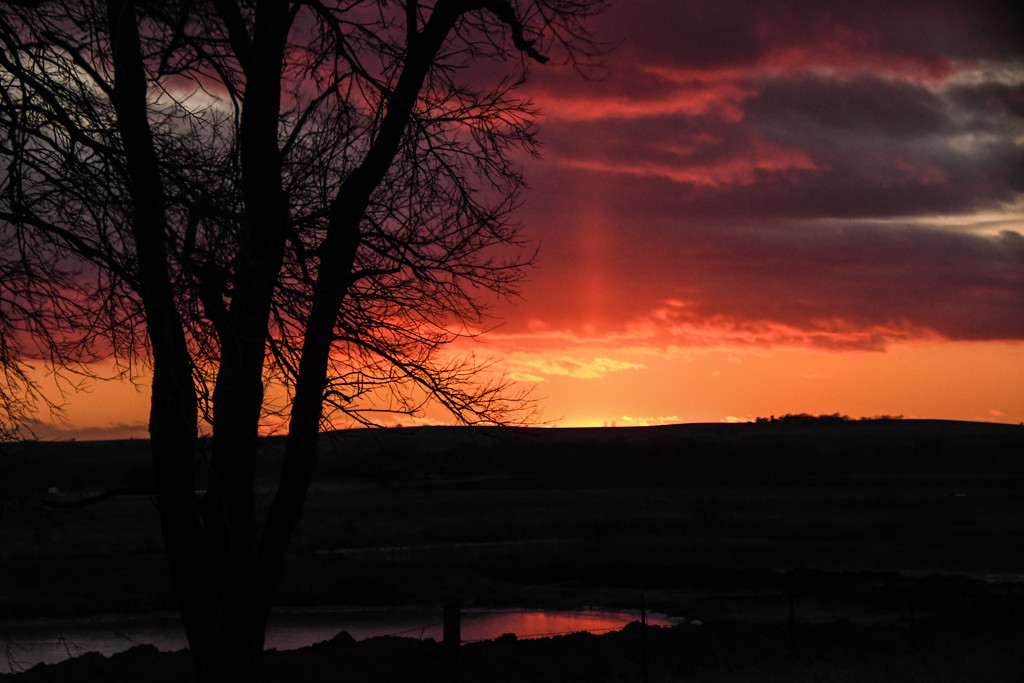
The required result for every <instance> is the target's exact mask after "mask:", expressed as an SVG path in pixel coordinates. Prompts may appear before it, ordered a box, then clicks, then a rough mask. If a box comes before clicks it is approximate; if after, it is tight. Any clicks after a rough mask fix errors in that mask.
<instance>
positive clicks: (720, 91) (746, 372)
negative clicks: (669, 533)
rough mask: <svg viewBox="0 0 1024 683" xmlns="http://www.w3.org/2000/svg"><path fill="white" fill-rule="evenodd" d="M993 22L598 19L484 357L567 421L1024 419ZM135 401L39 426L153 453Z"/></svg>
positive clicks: (961, 10) (771, 16) (1008, 150)
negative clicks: (141, 439) (600, 57)
mask: <svg viewBox="0 0 1024 683" xmlns="http://www.w3.org/2000/svg"><path fill="white" fill-rule="evenodd" d="M1010 5H1012V3H1005V2H989V1H988V0H983V1H978V0H970V1H961V0H928V1H927V2H925V1H923V0H920V1H919V0H910V1H905V2H900V3H893V2H891V0H884V1H882V0H879V1H875V0H870V1H868V0H850V1H847V2H843V3H825V2H820V0H767V1H763V2H757V3H751V2H747V1H745V0H714V1H704V0H699V1H689V2H683V1H681V0H636V1H633V2H624V1H619V2H612V3H611V6H610V8H609V10H608V11H607V12H606V13H605V14H604V15H602V16H601V17H599V18H598V20H597V21H596V23H595V26H594V28H595V33H596V34H597V36H598V37H599V38H601V39H603V40H606V41H608V42H610V43H614V44H615V47H614V49H612V50H611V51H610V52H609V53H608V55H607V57H606V58H605V63H604V66H603V68H602V69H601V70H600V72H599V73H598V74H596V75H597V78H591V79H586V78H582V77H581V76H580V74H579V73H577V72H575V71H574V70H573V69H571V68H568V67H566V66H559V65H557V64H553V65H548V66H543V67H538V68H534V69H533V70H532V71H531V74H530V78H529V80H528V81H527V83H526V85H525V89H526V92H527V93H528V94H529V95H530V96H531V97H532V98H533V99H534V101H535V103H536V105H537V106H538V107H539V108H540V110H541V111H542V112H543V117H542V118H541V120H540V138H541V140H542V142H543V143H544V145H543V148H542V156H543V158H542V159H541V160H538V161H529V162H528V163H527V164H526V167H525V171H526V178H527V181H528V183H529V189H528V191H527V193H526V194H525V196H524V205H523V207H522V210H521V212H520V216H519V218H520V220H521V222H522V224H523V230H524V236H526V237H527V238H529V239H532V240H535V241H536V242H537V243H539V245H540V252H539V256H538V258H537V264H536V267H535V268H534V269H532V270H531V271H530V272H529V276H528V280H527V282H526V283H525V284H524V285H523V287H522V291H521V297H520V298H518V299H517V300H515V301H512V302H509V303H503V304H500V305H498V306H497V308H496V310H495V313H496V314H497V316H498V318H500V320H501V324H499V325H497V326H496V327H494V329H493V330H491V331H489V332H488V333H487V334H485V335H484V336H483V337H482V340H481V341H482V345H481V346H480V347H479V348H478V349H477V353H478V354H480V355H484V356H491V357H493V358H494V359H495V360H496V361H497V362H498V364H499V367H501V368H503V369H504V370H505V371H506V372H507V373H508V374H509V376H510V377H512V378H513V379H515V380H517V381H518V382H520V384H521V385H522V386H523V387H528V388H529V387H532V388H533V396H534V397H535V398H536V399H537V400H538V405H539V407H540V408H541V410H542V416H543V419H544V420H546V421H547V422H548V423H550V424H553V425H557V426H565V427H573V426H600V425H609V426H610V425H617V426H630V425H644V424H665V423H677V422H731V421H746V420H752V419H754V418H756V417H759V416H769V415H782V414H785V413H800V412H808V413H813V414H821V413H835V412H839V413H843V414H847V415H850V416H851V417H862V416H867V417H870V416H877V415H902V416H903V417H905V418H938V419H960V420H983V421H995V422H1010V423H1017V422H1024V40H1021V38H1020V36H1021V35H1024V31H1021V28H1022V23H1021V17H1020V10H1011V9H1010V7H1009V6H1010ZM146 398H147V394H146V389H145V387H144V386H143V387H141V388H140V389H138V390H136V389H132V388H131V387H126V386H123V385H98V384H97V385H94V387H93V389H92V392H91V393H89V394H87V395H86V396H85V397H84V398H83V397H78V398H72V399H71V400H70V401H69V403H68V406H67V408H66V412H65V421H64V422H63V423H61V424H60V425H59V428H57V429H53V428H44V429H43V431H44V432H46V434H45V435H51V434H56V435H63V436H70V435H77V436H79V437H81V438H96V437H113V436H127V435H133V436H145V428H144V425H145V420H146V411H147V410H148V406H147V401H146ZM110 406H119V408H118V409H117V410H115V411H111V409H110ZM40 419H43V420H45V419H47V418H45V417H42V416H41V418H40Z"/></svg>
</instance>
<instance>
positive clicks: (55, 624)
mask: <svg viewBox="0 0 1024 683" xmlns="http://www.w3.org/2000/svg"><path fill="white" fill-rule="evenodd" d="M639 618H640V615H639V612H631V611H628V610H602V609H587V610H573V611H550V610H548V611H544V610H501V611H493V610H473V609H469V610H465V611H464V612H463V615H462V640H463V642H473V641H478V640H490V639H493V638H497V637H499V636H501V635H503V634H506V633H514V634H515V635H516V636H518V637H520V638H541V637H548V636H553V635H560V634H566V633H576V632H579V631H588V632H591V633H603V632H607V631H614V630H618V629H620V628H622V627H623V626H625V625H626V624H628V623H629V622H631V621H636V620H638V619H639ZM441 619H442V612H441V609H440V608H424V607H406V608H387V609H361V610H310V611H290V612H281V613H276V614H275V615H274V616H273V619H272V621H271V624H270V626H269V627H268V628H267V648H268V649H270V648H273V649H277V650H294V649H298V648H300V647H305V646H307V645H311V644H313V643H318V642H321V641H324V640H329V639H331V638H333V637H334V636H335V635H337V634H338V633H339V632H341V631H347V632H348V633H349V634H351V635H352V637H354V638H355V639H356V640H364V639H366V638H374V637H378V636H385V635H399V636H404V637H408V638H420V639H423V638H433V639H435V640H441V639H442V620H441ZM647 622H648V623H649V624H652V625H655V626H669V625H671V624H672V623H674V620H671V619H669V618H668V617H666V616H665V615H664V614H652V613H648V614H647ZM180 623H181V622H180V621H179V619H178V617H177V615H173V614H166V615H148V616H145V617H106V618H95V619H77V620H67V621H54V620H33V621H21V622H7V623H0V648H4V647H6V654H7V656H6V657H5V656H3V654H4V653H3V652H0V673H10V672H11V671H12V668H13V670H16V671H17V670H21V669H27V668H29V667H32V666H34V665H36V664H39V663H41V662H42V663H47V664H52V663H55V662H60V661H63V660H65V659H68V658H69V657H75V656H78V655H80V654H84V653H86V652H99V653H101V654H104V655H111V654H114V653H116V652H121V651H123V650H126V649H128V648H130V647H132V646H134V645H141V644H151V645H155V646H156V647H157V649H159V650H163V651H168V652H170V651H174V650H180V649H182V648H184V647H185V637H184V634H183V633H182V631H181V626H180Z"/></svg>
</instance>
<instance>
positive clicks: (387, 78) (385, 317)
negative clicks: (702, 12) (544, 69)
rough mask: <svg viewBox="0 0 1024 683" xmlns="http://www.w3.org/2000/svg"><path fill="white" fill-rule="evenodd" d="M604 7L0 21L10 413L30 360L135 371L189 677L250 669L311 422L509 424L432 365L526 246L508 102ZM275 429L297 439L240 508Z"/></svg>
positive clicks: (373, 6) (528, 142)
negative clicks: (393, 419) (260, 493)
mask: <svg viewBox="0 0 1024 683" xmlns="http://www.w3.org/2000/svg"><path fill="white" fill-rule="evenodd" d="M600 4H601V3H600V2H599V1H597V0H437V1H436V2H418V1H417V0H405V1H404V2H397V1H388V0H376V1H373V2H367V1H360V0H345V1H341V0H335V1H325V0H302V1H293V2H287V1H284V0H276V1H275V0H235V1H232V0H175V1H172V2H149V1H147V0H137V1H132V0H81V1H80V0H76V1H74V2H71V1H70V0H68V1H58V0H53V1H47V0H21V1H20V2H11V3H6V4H5V5H4V6H3V8H2V9H0V79H2V94H0V126H2V129H3V135H2V136H0V159H2V169H0V172H2V177H0V225H2V230H3V232H2V233H0V235H2V239H3V240H4V255H3V262H2V265H0V267H2V268H4V269H6V270H5V274H4V276H5V279H4V281H5V283H7V282H8V279H7V273H14V274H17V276H18V277H16V278H13V277H12V278H11V279H10V282H11V283H12V284H11V285H10V286H6V285H5V289H4V290H3V292H2V294H3V298H2V299H0V311H2V315H3V317H0V328H2V331H3V335H4V336H3V339H4V340H5V342H4V345H2V346H0V351H2V352H3V360H4V361H5V363H4V367H5V368H6V369H8V372H9V374H8V381H7V383H6V384H4V385H3V387H2V388H3V392H4V393H3V398H4V400H7V401H8V402H9V404H10V405H12V406H14V407H17V403H16V401H17V400H20V399H18V398H13V400H12V398H9V397H19V396H20V397H24V396H25V389H27V388H30V387H28V386H27V385H25V384H24V383H19V382H22V378H23V377H24V376H23V375H19V374H18V372H19V368H21V367H23V366H22V365H21V364H20V363H21V362H23V360H24V359H26V358H37V357H43V358H46V359H47V360H49V361H51V362H52V363H53V364H54V365H55V366H57V367H60V366H62V365H67V364H73V363H78V364H87V363H88V362H89V361H92V360H95V359H97V358H101V357H107V356H111V355H112V356H114V357H115V358H117V359H118V360H119V361H120V362H121V363H123V364H124V367H126V368H128V369H129V370H131V368H133V367H135V366H136V364H138V363H145V364H146V365H147V366H148V367H149V368H150V371H151V373H152V399H151V413H150V434H151V443H152V451H153V461H154V465H155V469H156V474H157V481H158V489H159V490H158V496H159V508H160V518H161V524H162V530H163V536H164V539H165V545H166V548H167V554H168V558H169V561H170V565H171V569H172V576H173V580H174V584H175V588H176V593H177V596H178V600H179V604H180V608H181V612H182V615H183V619H184V624H185V630H186V633H187V637H188V641H189V645H190V648H191V650H192V653H193V655H194V657H195V661H196V664H197V670H198V672H199V675H200V678H201V679H203V680H224V679H226V678H228V677H232V678H234V677H239V676H243V675H244V676H249V677H252V676H255V675H256V672H257V670H258V661H259V657H260V653H261V652H262V649H263V639H264V630H265V625H266V620H267V616H268V612H269V610H270V606H271V601H272V598H273V594H274V591H275V588H276V586H277V585H278V584H279V582H280V580H281V575H282V571H283V566H284V559H285V554H286V551H287V547H288V543H289V539H290V538H291V536H292V533H293V531H294V529H295V527H296V524H297V523H298V521H299V518H300V515H301V510H302V506H303V503H304V500H305V497H306V493H307V489H308V487H309V484H310V481H311V478H312V476H313V473H314V469H315V466H316V442H317V435H318V433H319V431H320V428H321V426H322V425H323V424H324V421H325V420H330V419H332V418H336V417H339V416H341V417H346V418H348V419H350V420H356V421H359V422H363V423H367V424H370V423H372V422H373V421H374V416H375V414H376V413H375V412H374V411H377V410H380V409H381V407H382V406H383V407H384V409H386V410H391V411H398V412H404V413H410V414H415V413H417V412H419V411H420V410H421V409H422V407H423V406H424V405H425V404H426V403H428V402H438V403H440V404H441V405H443V406H444V407H445V408H447V409H448V410H449V411H450V412H451V413H452V414H453V415H454V416H455V417H456V418H458V419H459V420H461V421H464V422H469V423H475V422H485V423H506V422H508V421H509V420H513V419H516V416H517V415H518V413H517V412H516V411H517V410H519V409H520V408H521V407H522V405H523V403H522V401H521V400H520V397H518V395H516V394H515V393H514V392H510V387H509V386H508V385H507V383H506V382H504V381H503V380H501V379H498V380H490V381H486V380H483V379H481V377H482V376H481V375H480V373H479V372H478V370H479V367H478V365H477V364H476V361H475V360H473V359H472V358H471V357H470V358H465V357H463V358H461V359H455V360H453V359H452V358H451V356H450V354H447V353H446V352H445V351H446V347H448V346H449V345H450V343H451V342H452V341H455V340H457V339H459V338H460V337H464V336H467V335H471V334H472V330H474V329H477V327H478V326H479V325H480V323H481V321H482V320H484V319H485V317H486V315H487V307H486V302H487V297H486V295H489V294H497V295H509V294H511V293H513V292H514V291H515V286H516V283H517V282H518V280H519V278H520V277H521V274H522V267H523V266H524V265H525V264H527V263H528V262H529V260H530V258H531V257H532V255H531V253H530V252H529V251H523V250H522V249H521V248H520V247H521V246H522V245H520V243H519V239H518V237H517V229H516V224H515V223H514V221H513V212H514V210H515V209H516V206H517V202H518V197H519V193H520V190H521V189H522V186H523V181H522V176H521V174H520V171H519V167H518V164H517V163H516V162H517V159H518V158H520V156H521V155H522V154H524V153H525V154H527V155H532V154H535V143H534V134H535V129H534V117H533V114H534V112H533V111H532V109H531V105H530V103H529V102H528V101H524V100H523V99H522V98H521V97H519V96H518V95H517V92H516V88H517V86H519V85H520V84H521V83H522V81H523V79H524V78H525V74H526V71H527V67H528V65H529V64H530V63H531V62H532V63H538V62H539V63H542V62H545V61H547V59H548V56H549V55H550V54H557V55H559V56H560V58H562V59H565V60H567V61H570V62H574V63H576V64H584V63H586V62H587V60H589V59H591V58H593V57H594V56H595V55H596V52H597V51H596V50H595V45H594V43H593V42H592V41H591V40H590V36H589V34H588V32H587V19H588V18H589V17H590V16H591V15H592V14H593V13H594V12H596V11H598V10H599V9H600V7H599V5H600ZM512 247H514V248H512ZM14 283H20V284H14ZM9 340H10V341H9ZM11 372H13V374H10V373H11ZM12 379H13V381H12ZM268 382H271V383H275V384H277V385H280V386H282V387H284V388H285V389H286V391H287V396H288V401H287V406H286V407H285V408H283V409H282V408H281V406H274V405H271V403H270V402H269V401H268V396H267V394H266V392H265V385H266V384H267V383H268ZM371 399H372V400H371ZM275 411H277V412H279V413H280V417H282V419H286V420H287V429H288V440H287V447H286V452H285V455H284V462H283V468H282V472H281V475H280V480H279V484H278V489H277V493H276V495H275V497H274V499H273V502H272V504H271V505H270V507H269V509H268V510H266V511H257V509H256V500H255V495H254V484H255V463H256V449H257V439H258V436H259V434H260V421H261V419H265V418H266V417H267V416H268V414H270V413H272V412H275ZM201 423H202V424H207V425H208V426H209V429H210V430H211V432H212V439H211V443H212V455H211V457H210V461H209V465H208V467H209V471H208V472H206V473H204V474H205V475H206V476H207V477H208V478H209V487H208V490H207V492H206V493H205V495H202V496H199V495H197V493H196V478H197V468H199V467H200V466H201V464H200V463H198V462H197V461H196V459H195V447H196V438H197V429H198V425H199V424H201ZM258 512H261V514H258ZM258 519H264V520H265V521H264V522H263V524H262V526H261V527H260V526H259V525H258V523H257V520H258Z"/></svg>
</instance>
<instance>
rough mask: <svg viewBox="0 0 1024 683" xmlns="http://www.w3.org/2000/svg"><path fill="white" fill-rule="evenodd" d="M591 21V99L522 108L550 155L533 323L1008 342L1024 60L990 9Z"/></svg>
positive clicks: (542, 176) (692, 14) (832, 338)
mask: <svg viewBox="0 0 1024 683" xmlns="http://www.w3.org/2000/svg"><path fill="white" fill-rule="evenodd" d="M606 20H607V26H608V28H609V32H610V33H612V37H616V36H618V37H621V39H622V41H623V43H622V46H621V48H620V49H619V50H618V51H617V52H615V53H613V54H612V56H611V57H610V58H609V64H608V72H607V75H606V78H605V80H603V81H599V82H581V81H580V80H578V79H571V80H566V75H565V74H564V73H562V72H558V71H550V72H541V75H540V77H539V78H537V79H535V80H534V81H532V82H531V86H530V87H531V88H533V89H534V92H535V93H536V96H537V100H538V103H539V104H540V106H541V107H542V108H544V109H545V110H546V112H547V114H548V116H547V118H546V120H545V121H544V122H543V123H542V132H543V137H544V138H545V140H546V141H547V143H548V144H547V147H546V150H545V156H546V157H547V161H546V162H545V163H544V164H542V165H540V166H539V167H537V168H535V169H533V170H532V171H531V184H532V189H531V192H530V194H529V195H528V197H527V205H526V207H525V218H526V223H527V224H528V225H535V226H538V235H539V236H541V235H542V236H543V241H544V245H545V249H544V252H543V253H542V259H541V265H542V267H543V268H544V271H543V282H545V283H547V285H543V286H542V289H546V290H548V291H550V290H551V289H552V288H551V285H552V284H554V288H553V289H554V290H555V291H559V292H560V293H561V294H562V297H561V298H559V299H548V300H546V301H545V302H544V303H543V304H542V305H540V306H539V307H534V304H535V303H537V300H536V299H531V308H534V309H535V310H536V311H537V312H538V315H539V316H541V317H544V316H545V315H547V316H548V317H551V318H559V317H561V318H563V319H566V320H569V319H572V318H573V316H576V319H577V320H578V321H583V320H584V315H583V312H585V310H586V312H587V316H586V320H587V321H589V322H590V323H592V322H593V321H594V319H595V317H596V318H600V319H601V320H602V321H607V322H608V324H615V321H618V323H619V324H620V325H625V324H627V323H628V322H630V321H634V322H635V320H636V318H637V317H638V316H639V317H641V318H642V317H643V316H644V315H651V316H653V317H652V318H651V319H652V320H653V319H654V318H657V319H658V320H660V321H661V323H662V324H665V325H670V326H671V325H674V324H675V325H684V326H686V325H689V326H691V327H693V326H699V325H701V324H704V325H707V324H713V325H717V326H719V327H731V328H733V329H735V330H737V331H740V332H742V331H744V330H746V331H747V332H749V337H750V339H751V340H752V343H770V342H769V341H767V340H768V339H769V338H770V337H771V336H772V335H771V334H768V335H767V336H766V335H765V334H763V330H765V329H775V328H784V329H785V330H789V332H785V334H793V335H796V337H801V338H802V339H804V342H805V343H810V344H812V345H819V346H831V347H849V348H881V347H882V346H884V344H885V343H886V341H887V340H891V339H896V338H905V337H915V336H935V335H938V336H941V337H945V338H949V339H958V340H959V339H964V340H968V339H969V340H981V339H1024V315H1022V312H1024V250H1022V247H1021V245H1022V243H1024V238H1022V237H1021V235H1020V233H1021V232H1024V218H1022V215H1021V214H1022V212H1024V144H1022V140H1024V61H1022V60H1024V48H1022V45H1021V42H1022V41H1019V40H1018V39H1016V38H1018V37H1019V34H1018V33H1017V32H1016V31H1015V29H1014V28H1011V27H1015V26H1018V24H1015V23H1013V22H1014V21H1015V17H1014V12H1012V11H1010V10H1008V9H1006V4H1005V3H966V2H955V1H953V0H943V1H940V2H929V3H924V2H916V1H915V2H910V3H899V4H898V5H896V4H892V3H882V2H866V1H856V2H849V3H844V4H842V5H841V6H831V5H823V4H822V3H819V2H811V1H810V0H806V1H805V0H792V1H787V2H783V1H782V0H771V1H769V2H764V3H756V4H755V3H745V2H744V3H741V2H686V3H674V2H663V3H656V2H648V3H619V4H618V5H616V6H613V9H612V11H611V12H610V13H609V15H608V17H606ZM978 214H991V215H992V218H991V219H989V220H990V222H991V224H985V222H984V221H983V219H982V218H979V217H978ZM1000 230H1001V231H1002V232H1001V233H1000ZM595 244H598V245H599V247H595V246H594V245H595ZM595 282H596V283H597V284H594V283H595ZM595 292H597V293H599V294H600V295H601V296H604V297H606V300H605V301H604V302H603V304H602V305H601V306H597V305H590V306H589V307H588V306H581V305H580V301H581V300H583V299H584V298H586V297H590V298H591V299H594V297H595V296H597V295H595ZM527 296H528V298H530V294H529V292H527ZM541 297H542V298H543V295H541ZM666 300H673V301H676V302H685V305H684V306H677V307H672V306H670V307H669V308H667V309H666V308H665V306H664V302H665V301H666ZM666 311H667V312H666ZM655 313H656V315H655ZM773 326H774V327H773ZM759 330H760V331H759ZM772 334H775V333H772ZM785 334H783V333H778V335H782V336H785ZM778 335H777V336H778ZM779 338H781V337H779Z"/></svg>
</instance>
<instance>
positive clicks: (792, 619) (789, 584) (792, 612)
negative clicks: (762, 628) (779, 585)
mask: <svg viewBox="0 0 1024 683" xmlns="http://www.w3.org/2000/svg"><path fill="white" fill-rule="evenodd" d="M786 600H787V601H788V602H789V652H790V654H791V655H793V656H794V657H796V656H797V652H796V609H795V608H794V606H793V602H794V596H793V576H792V572H790V576H789V577H788V579H787V581H786Z"/></svg>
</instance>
